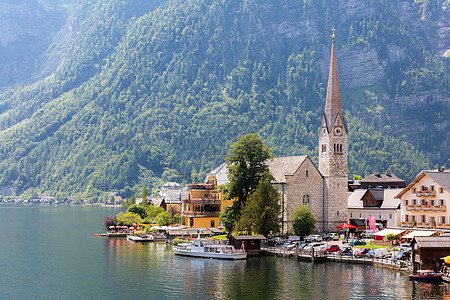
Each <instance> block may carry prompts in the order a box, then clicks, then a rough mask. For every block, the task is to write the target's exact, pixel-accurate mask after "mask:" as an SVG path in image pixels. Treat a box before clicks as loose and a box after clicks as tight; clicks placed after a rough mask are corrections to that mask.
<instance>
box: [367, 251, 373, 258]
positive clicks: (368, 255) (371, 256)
mask: <svg viewBox="0 0 450 300" xmlns="http://www.w3.org/2000/svg"><path fill="white" fill-rule="evenodd" d="M374 255H375V249H372V250H369V252H367V253H366V257H369V258H373V256H374Z"/></svg>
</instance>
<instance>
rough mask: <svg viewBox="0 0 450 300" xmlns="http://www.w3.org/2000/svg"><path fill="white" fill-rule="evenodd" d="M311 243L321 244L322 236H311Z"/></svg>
mask: <svg viewBox="0 0 450 300" xmlns="http://www.w3.org/2000/svg"><path fill="white" fill-rule="evenodd" d="M311 241H313V242H321V241H322V236H321V235H318V234H315V235H312V236H311Z"/></svg>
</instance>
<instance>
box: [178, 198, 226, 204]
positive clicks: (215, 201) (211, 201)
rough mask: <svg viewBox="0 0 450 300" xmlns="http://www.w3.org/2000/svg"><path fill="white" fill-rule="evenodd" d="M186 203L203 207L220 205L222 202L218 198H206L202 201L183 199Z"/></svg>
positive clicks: (201, 199)
mask: <svg viewBox="0 0 450 300" xmlns="http://www.w3.org/2000/svg"><path fill="white" fill-rule="evenodd" d="M183 202H184V203H191V204H201V205H220V204H221V201H220V199H217V198H212V197H205V198H200V199H183Z"/></svg>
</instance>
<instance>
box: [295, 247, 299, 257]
mask: <svg viewBox="0 0 450 300" xmlns="http://www.w3.org/2000/svg"><path fill="white" fill-rule="evenodd" d="M295 260H298V245H297V246H296V247H295Z"/></svg>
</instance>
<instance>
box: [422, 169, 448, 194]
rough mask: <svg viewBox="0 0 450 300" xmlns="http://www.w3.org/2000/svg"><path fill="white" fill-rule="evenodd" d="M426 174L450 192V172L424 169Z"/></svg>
mask: <svg viewBox="0 0 450 300" xmlns="http://www.w3.org/2000/svg"><path fill="white" fill-rule="evenodd" d="M424 173H425V175H427V176H428V177H430V178H431V179H433V180H434V182H436V183H437V184H439V185H440V186H441V187H443V188H444V189H445V190H446V191H447V192H450V172H449V171H444V172H439V171H424Z"/></svg>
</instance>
